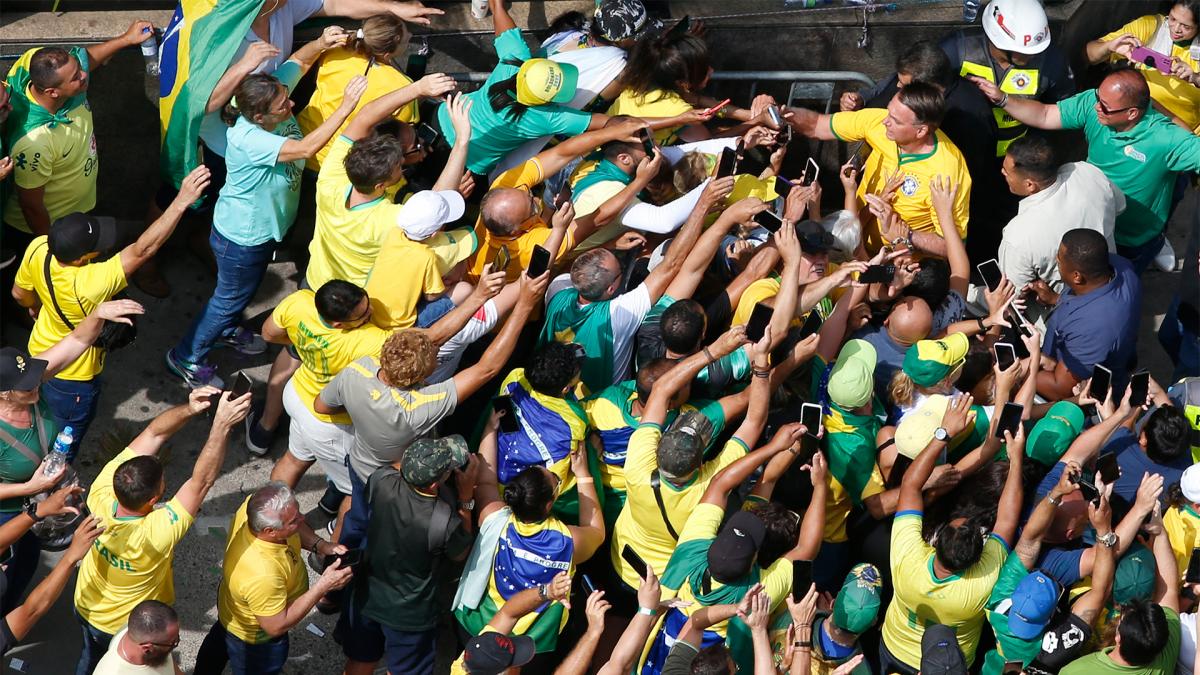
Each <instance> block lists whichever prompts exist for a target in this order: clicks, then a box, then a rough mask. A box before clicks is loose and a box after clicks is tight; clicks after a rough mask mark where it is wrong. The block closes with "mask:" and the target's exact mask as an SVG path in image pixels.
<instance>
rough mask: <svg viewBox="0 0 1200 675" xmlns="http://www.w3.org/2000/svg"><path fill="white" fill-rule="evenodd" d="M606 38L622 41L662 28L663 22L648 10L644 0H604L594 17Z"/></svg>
mask: <svg viewBox="0 0 1200 675" xmlns="http://www.w3.org/2000/svg"><path fill="white" fill-rule="evenodd" d="M593 21H594V22H595V26H596V28H597V29H598V30H599V32H600V34H601V35H603V36H604V38H605V39H606V40H609V41H610V42H621V41H623V40H629V39H632V38H640V37H641V36H643V35H645V34H646V33H650V32H657V31H660V30H662V22H661V21H659V20H658V19H655V18H654V17H652V16H650V15H649V14H648V13H647V12H646V5H644V4H642V0H603V2H600V3H599V4H598V5H597V6H596V14H595V17H594V18H593Z"/></svg>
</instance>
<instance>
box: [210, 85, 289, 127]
mask: <svg viewBox="0 0 1200 675" xmlns="http://www.w3.org/2000/svg"><path fill="white" fill-rule="evenodd" d="M282 87H283V84H282V83H280V82H279V80H277V79H275V78H274V77H272V76H271V75H265V74H263V73H254V74H253V75H247V76H246V79H244V80H242V82H241V84H239V85H238V86H237V89H236V90H234V92H233V98H231V99H229V103H226V104H225V107H223V108H221V121H222V122H224V123H225V124H226V125H228V126H233V125H234V124H235V123H237V118H238V117H245V118H246V119H248V120H250V121H251V122H253V121H254V118H255V117H257V116H258V115H266V114H268V113H270V112H271V101H274V100H275V97H276V96H278V95H279V90H280V89H281V88H282Z"/></svg>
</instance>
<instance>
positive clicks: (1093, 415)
mask: <svg viewBox="0 0 1200 675" xmlns="http://www.w3.org/2000/svg"><path fill="white" fill-rule="evenodd" d="M1079 409H1080V410H1082V411H1083V418H1084V419H1085V420H1087V422H1088V423H1090V424H1099V423H1100V421H1101V420H1100V410H1099V409H1098V408H1096V404H1095V403H1085V404H1083V405H1081V406H1079Z"/></svg>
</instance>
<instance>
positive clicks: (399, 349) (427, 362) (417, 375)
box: [379, 328, 437, 389]
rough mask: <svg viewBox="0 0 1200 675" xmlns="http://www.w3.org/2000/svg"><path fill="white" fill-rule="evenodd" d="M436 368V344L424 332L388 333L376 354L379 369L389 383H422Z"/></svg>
mask: <svg viewBox="0 0 1200 675" xmlns="http://www.w3.org/2000/svg"><path fill="white" fill-rule="evenodd" d="M436 367H437V345H435V344H433V341H432V340H430V339H429V336H427V335H426V334H425V331H423V330H419V329H411V328H410V329H406V330H398V331H396V332H394V333H392V334H391V335H389V336H388V339H387V340H386V341H384V343H383V349H382V350H381V351H380V355H379V368H380V370H382V371H383V374H384V375H386V376H387V379H388V384H390V385H391V386H393V387H398V388H400V389H411V388H413V387H415V386H417V385H419V384H421V382H423V381H424V380H425V378H427V377H429V376H430V374H432V373H433V370H434V368H436Z"/></svg>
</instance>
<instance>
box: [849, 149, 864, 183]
mask: <svg viewBox="0 0 1200 675" xmlns="http://www.w3.org/2000/svg"><path fill="white" fill-rule="evenodd" d="M866 143H867V142H866V141H859V142H857V143H855V144H854V145H852V146H850V166H852V167H854V170H855V171H857V172H859V174H861V173H862V169H863V164H864V162H863V155H862V149H863V147H865V146H866ZM860 177H861V176H860Z"/></svg>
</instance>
